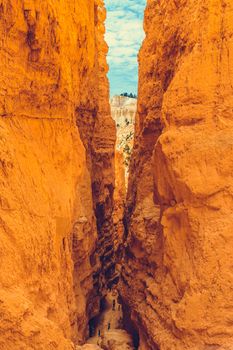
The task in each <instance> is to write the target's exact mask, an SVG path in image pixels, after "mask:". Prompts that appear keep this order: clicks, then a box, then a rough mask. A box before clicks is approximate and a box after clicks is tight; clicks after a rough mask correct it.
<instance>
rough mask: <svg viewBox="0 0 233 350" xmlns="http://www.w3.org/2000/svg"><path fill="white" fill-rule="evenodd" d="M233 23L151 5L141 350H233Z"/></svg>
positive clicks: (142, 145)
mask: <svg viewBox="0 0 233 350" xmlns="http://www.w3.org/2000/svg"><path fill="white" fill-rule="evenodd" d="M232 13H233V5H232V2H231V1H230V0H226V1H221V0H214V1H207V0H204V1H199V0H198V1H197V0H195V1H194V0H189V1H186V0H184V1H183V0H178V1H173V0H169V1H163V0H160V1H153V0H148V2H147V8H146V12H145V23H144V27H145V31H146V39H145V40H144V43H143V46H142V49H141V51H140V55H139V75H140V77H139V102H138V113H137V117H136V137H135V146H134V151H133V156H132V161H131V168H130V183H129V190H128V200H127V215H126V217H127V220H128V232H127V248H126V253H125V258H124V266H123V269H122V281H121V284H120V290H121V294H122V296H123V299H124V301H125V302H126V303H127V304H128V305H129V306H130V308H131V318H132V320H133V321H134V322H135V324H136V325H137V327H138V328H139V330H140V344H141V345H140V348H141V349H153V350H154V349H157V348H158V349H161V350H170V349H174V350H175V349H177V350H181V349H182V350H184V349H193V350H194V349H195V350H197V349H198V350H204V349H206V350H207V349H229V350H230V349H232V348H233V328H232V322H233V293H232V284H233V275H232V263H233V253H232V241H233V233H232V222H233V210H232V208H233V179H232V174H233V165H232V164H233V163H232V157H233V142H232V140H233V121H232V108H233V94H232V92H233V91H232V80H233V65H232V55H233V39H232V38H233V36H232V34H233V21H232V19H233V17H232Z"/></svg>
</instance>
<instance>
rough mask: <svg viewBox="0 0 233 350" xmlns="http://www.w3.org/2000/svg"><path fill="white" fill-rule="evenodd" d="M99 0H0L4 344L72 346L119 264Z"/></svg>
mask: <svg viewBox="0 0 233 350" xmlns="http://www.w3.org/2000/svg"><path fill="white" fill-rule="evenodd" d="M104 20H105V9H104V5H103V1H102V0H95V1H94V0H88V1H87V0H84V1H81V2H77V1H74V0H69V1H65V2H62V3H61V2H54V1H50V0H46V1H45V0H41V1H36V0H17V1H16V0H3V1H1V2H0V33H1V41H0V48H1V50H0V71H1V74H0V82H1V83H0V172H1V181H0V212H1V214H0V236H1V244H0V314H1V321H0V349H4V350H6V349H7V350H13V349H22V350H24V349H25V350H29V349H36V350H44V349H60V350H71V349H74V343H76V344H82V343H83V341H84V340H85V338H86V336H87V331H88V329H87V328H88V327H87V326H88V321H89V319H90V318H91V317H93V316H94V315H95V314H96V313H98V312H99V303H100V300H101V298H102V295H104V291H105V289H106V284H107V280H109V278H110V277H111V275H112V274H113V273H114V264H112V263H110V262H109V263H108V265H109V268H107V267H106V268H105V270H104V271H102V270H103V269H102V265H103V261H104V259H105V260H106V261H108V258H107V257H105V255H106V254H107V252H108V251H109V250H111V249H112V246H113V245H112V243H111V235H109V232H111V230H110V229H109V228H111V225H113V223H112V215H111V214H112V209H113V188H114V147H115V127H114V122H113V120H112V119H111V117H110V106H109V103H108V100H109V96H108V81H107V78H106V72H107V69H108V67H107V64H106V53H107V50H108V48H107V45H106V43H105V42H104V39H103V36H104Z"/></svg>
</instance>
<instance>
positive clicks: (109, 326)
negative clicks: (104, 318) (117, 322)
mask: <svg viewBox="0 0 233 350" xmlns="http://www.w3.org/2000/svg"><path fill="white" fill-rule="evenodd" d="M110 328H111V324H110V322H108V331H109V329H110Z"/></svg>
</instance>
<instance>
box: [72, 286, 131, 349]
mask: <svg viewBox="0 0 233 350" xmlns="http://www.w3.org/2000/svg"><path fill="white" fill-rule="evenodd" d="M118 299H119V297H118V292H117V291H116V290H113V291H111V292H109V293H108V294H107V296H106V298H105V303H104V307H103V310H102V313H101V314H100V316H99V317H97V318H96V319H95V320H94V321H93V322H91V325H90V333H92V334H91V335H92V336H91V337H90V338H89V339H88V340H87V342H86V345H84V347H79V346H78V347H77V348H76V350H79V349H84V350H85V349H87V350H88V349H90V350H91V349H93V350H94V349H109V350H133V349H135V348H134V346H133V340H132V337H131V335H130V334H129V333H127V332H126V331H125V330H124V329H123V313H122V305H121V304H120V303H119V302H118Z"/></svg>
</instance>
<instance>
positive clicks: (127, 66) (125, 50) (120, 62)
mask: <svg viewBox="0 0 233 350" xmlns="http://www.w3.org/2000/svg"><path fill="white" fill-rule="evenodd" d="M145 2H146V0H125V1H122V0H105V4H106V7H107V21H106V29H107V30H106V36H105V38H106V41H107V43H108V46H109V55H108V63H109V66H110V73H109V78H110V85H111V90H112V93H116V92H117V93H120V92H122V91H123V90H124V91H126V88H125V85H127V88H129V89H131V90H130V91H129V92H131V91H132V92H136V90H137V54H138V50H139V48H140V46H141V43H142V40H143V38H144V32H143V13H144V8H145ZM130 74H131V76H130ZM126 77H127V81H126ZM129 82H130V84H131V85H130V84H129Z"/></svg>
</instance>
